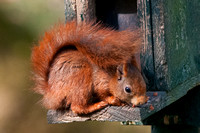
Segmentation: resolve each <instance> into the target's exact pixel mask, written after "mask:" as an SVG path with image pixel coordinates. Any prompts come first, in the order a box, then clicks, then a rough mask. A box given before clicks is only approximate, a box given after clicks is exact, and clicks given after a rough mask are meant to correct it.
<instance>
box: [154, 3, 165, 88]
mask: <svg viewBox="0 0 200 133" xmlns="http://www.w3.org/2000/svg"><path fill="white" fill-rule="evenodd" d="M163 6H164V5H163V0H151V9H152V11H151V12H152V30H153V45H154V47H153V49H154V53H153V54H154V57H155V58H154V66H155V81H156V88H158V90H161V91H165V90H169V86H168V80H167V74H168V73H167V72H168V66H167V60H166V42H165V40H164V37H165V31H164V30H165V27H164V26H165V25H164V8H163Z"/></svg>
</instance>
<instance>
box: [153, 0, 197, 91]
mask: <svg viewBox="0 0 200 133" xmlns="http://www.w3.org/2000/svg"><path fill="white" fill-rule="evenodd" d="M198 1H199V0H194V1H189V0H176V1H165V0H152V1H151V6H152V7H151V9H152V27H153V43H154V44H153V45H154V57H155V58H154V62H155V72H156V76H155V78H156V86H157V88H158V89H159V90H167V91H170V90H171V89H174V88H176V87H177V86H178V85H179V84H182V83H183V82H186V81H187V80H190V79H191V78H192V77H194V76H196V75H198V74H199V73H200V71H199V68H200V65H199V64H200V63H199V62H200V61H199V58H198V57H199V56H200V52H199V51H200V41H199V37H200V34H199V31H200V26H199V25H200V22H199V20H200V18H199V16H200V11H199V7H200V3H199V2H198Z"/></svg>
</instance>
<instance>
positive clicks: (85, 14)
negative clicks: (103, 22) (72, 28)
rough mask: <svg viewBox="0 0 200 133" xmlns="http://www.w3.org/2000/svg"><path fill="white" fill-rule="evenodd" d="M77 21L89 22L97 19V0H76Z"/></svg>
mask: <svg viewBox="0 0 200 133" xmlns="http://www.w3.org/2000/svg"><path fill="white" fill-rule="evenodd" d="M76 6H77V22H78V23H80V22H82V21H85V22H89V21H94V20H95V13H96V12H95V1H94V0H76Z"/></svg>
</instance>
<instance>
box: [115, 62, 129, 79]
mask: <svg viewBox="0 0 200 133" xmlns="http://www.w3.org/2000/svg"><path fill="white" fill-rule="evenodd" d="M117 76H118V80H121V78H122V76H123V77H126V76H127V63H124V64H121V65H119V66H118V67H117Z"/></svg>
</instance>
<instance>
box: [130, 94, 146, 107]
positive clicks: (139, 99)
mask: <svg viewBox="0 0 200 133" xmlns="http://www.w3.org/2000/svg"><path fill="white" fill-rule="evenodd" d="M147 101H148V97H147V96H146V95H142V96H134V97H133V98H132V99H131V103H132V106H133V107H135V106H139V105H142V104H144V103H146V102H147Z"/></svg>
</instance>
